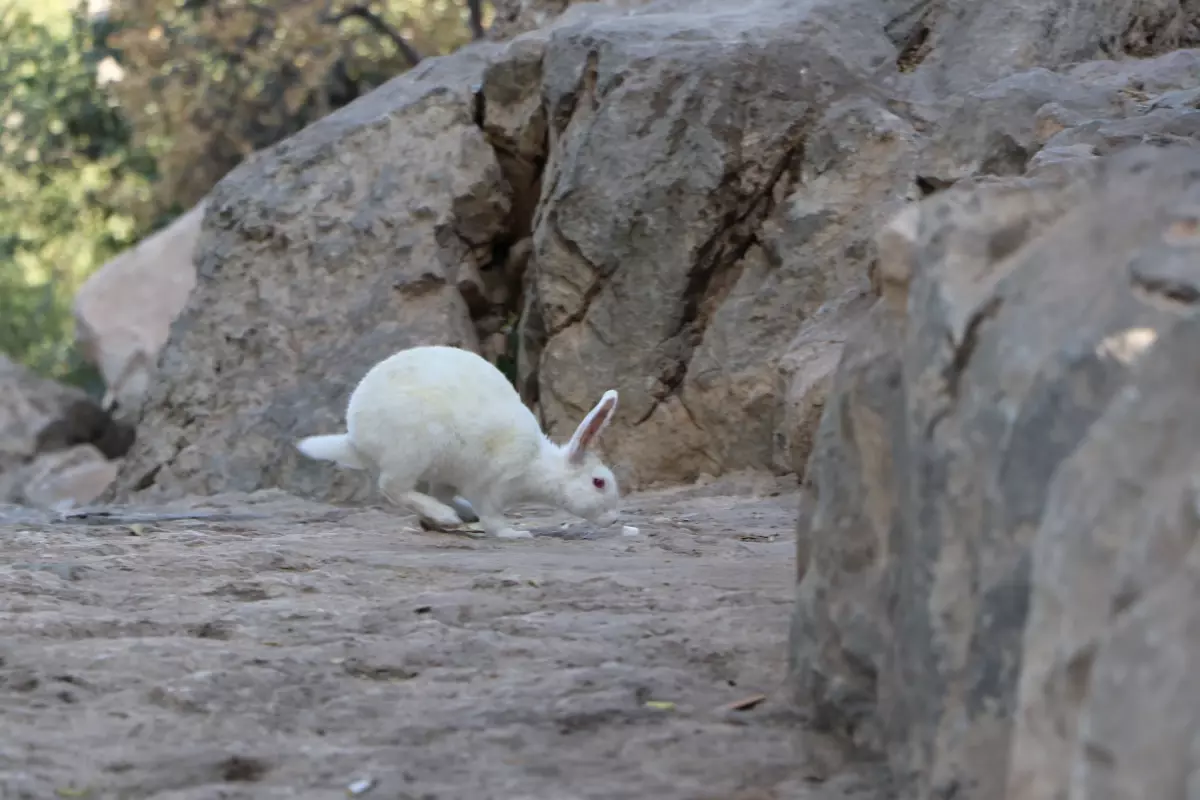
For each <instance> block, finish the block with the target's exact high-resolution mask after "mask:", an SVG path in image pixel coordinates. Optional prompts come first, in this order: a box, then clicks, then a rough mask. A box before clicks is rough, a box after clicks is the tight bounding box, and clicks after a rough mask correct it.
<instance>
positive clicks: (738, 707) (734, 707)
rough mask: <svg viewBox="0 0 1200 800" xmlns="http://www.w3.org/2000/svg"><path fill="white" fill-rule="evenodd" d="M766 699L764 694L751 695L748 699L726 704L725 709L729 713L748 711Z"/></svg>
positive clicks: (744, 698)
mask: <svg viewBox="0 0 1200 800" xmlns="http://www.w3.org/2000/svg"><path fill="white" fill-rule="evenodd" d="M766 699H767V696H766V695H765V694H752V695H750V696H749V697H743V698H742V699H741V700H734V701H733V702H732V703H726V704H725V708H727V709H728V710H730V711H749V710H750V709H752V708H754V707H755V706H757V705H758V704H759V703H761V702H763V701H764V700H766Z"/></svg>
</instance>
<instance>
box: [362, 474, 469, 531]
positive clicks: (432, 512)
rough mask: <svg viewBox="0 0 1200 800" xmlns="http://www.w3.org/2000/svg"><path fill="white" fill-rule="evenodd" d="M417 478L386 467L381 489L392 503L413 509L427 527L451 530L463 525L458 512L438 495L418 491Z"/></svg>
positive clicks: (382, 475) (380, 477)
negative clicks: (439, 498) (433, 495)
mask: <svg viewBox="0 0 1200 800" xmlns="http://www.w3.org/2000/svg"><path fill="white" fill-rule="evenodd" d="M416 485H417V480H416V478H415V477H414V476H413V475H411V474H409V473H407V472H405V471H402V470H394V469H384V470H383V471H382V472H381V473H380V475H379V491H380V492H382V493H383V496H384V497H386V498H387V499H388V500H389V501H391V502H392V503H395V504H396V505H398V506H401V507H403V508H407V509H409V510H410V511H412V512H413V513H414V514H416V515H417V517H418V518H419V519H420V520H421V522H423V523H424V524H425V525H426V526H427V527H430V528H433V529H435V530H443V531H449V530H454V529H456V528H458V527H459V526H461V525H462V520H461V519H460V518H459V516H458V512H457V511H455V510H454V509H453V508H452V507H451V506H448V505H446V504H445V503H443V502H442V501H440V500H438V499H437V498H436V497H432V496H430V495H427V494H424V493H422V492H418V491H417V490H416Z"/></svg>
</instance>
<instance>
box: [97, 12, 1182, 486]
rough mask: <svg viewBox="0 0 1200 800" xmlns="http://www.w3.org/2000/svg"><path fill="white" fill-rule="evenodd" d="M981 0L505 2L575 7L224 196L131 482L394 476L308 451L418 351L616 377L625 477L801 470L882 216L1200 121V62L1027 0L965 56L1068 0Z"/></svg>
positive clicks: (474, 50)
mask: <svg viewBox="0 0 1200 800" xmlns="http://www.w3.org/2000/svg"><path fill="white" fill-rule="evenodd" d="M968 5H969V4H964V3H942V4H933V5H930V4H924V3H917V2H915V0H854V2H841V1H840V0H815V1H814V2H809V3H794V2H788V0H754V2H749V3H743V4H738V5H731V4H729V3H724V2H717V1H716V0H656V2H653V3H649V4H646V5H639V4H637V3H632V4H629V5H628V6H626V5H622V4H621V3H613V4H606V3H599V4H597V3H574V4H570V3H567V2H562V3H551V4H537V3H534V4H532V5H531V4H527V3H517V4H515V5H509V6H505V7H504V8H502V9H500V12H502V13H501V16H503V15H504V14H508V13H509V11H511V12H512V14H515V15H516V16H515V17H514V18H520V17H521V15H522V14H526V17H527V19H528V20H531V21H529V22H527V23H522V24H521V25H518V26H517V29H524V27H528V26H530V25H534V24H538V25H541V24H542V23H543V22H544V21H545V20H548V19H551V18H553V19H552V21H550V22H548V23H546V24H545V25H544V26H543V27H539V28H537V29H535V30H528V31H527V32H525V33H522V34H521V35H519V36H516V38H513V39H511V40H509V41H505V42H496V41H489V42H479V43H475V44H473V45H471V46H469V47H467V48H464V49H463V50H461V51H460V52H458V53H455V54H453V55H451V56H447V57H444V58H435V59H429V60H427V61H425V62H423V63H422V64H421V65H420V66H419V67H418V68H416V69H414V70H412V71H410V72H408V73H406V74H404V75H402V76H399V77H398V78H396V79H395V80H393V81H391V82H390V83H388V84H387V85H386V86H384V87H381V88H380V89H379V90H377V91H375V92H373V93H372V94H370V95H368V96H366V97H363V98H360V99H359V100H358V101H356V102H355V103H354V104H352V105H351V106H348V107H347V108H345V109H342V110H341V111H339V112H337V113H335V114H333V115H331V116H330V117H329V118H327V119H325V120H322V121H320V122H318V123H316V124H314V125H312V126H310V127H309V128H308V129H306V130H304V131H302V132H301V133H299V134H297V135H296V136H294V137H292V138H291V139H289V140H287V141H285V142H282V143H280V144H278V145H276V146H275V147H272V148H270V149H269V150H267V151H264V152H262V153H259V154H257V155H256V156H255V157H253V158H252V159H250V160H249V161H248V162H247V163H246V164H244V165H242V166H241V167H239V168H238V169H237V170H235V171H234V172H232V173H231V174H230V175H229V176H227V178H226V179H225V180H224V181H222V182H221V184H220V185H219V186H218V187H217V188H216V189H215V190H214V193H213V195H212V196H211V197H210V198H209V200H208V203H207V206H206V211H205V214H204V220H205V221H204V228H203V232H202V234H201V240H200V244H199V250H198V256H197V259H198V268H199V278H198V280H199V284H198V287H197V289H196V290H195V291H194V292H193V294H192V298H191V300H190V301H189V304H188V307H187V309H186V311H185V312H184V314H183V316H182V317H181V319H180V320H179V322H178V324H177V325H176V326H175V328H174V329H173V331H172V334H171V337H170V341H169V343H168V345H167V347H166V350H165V352H164V355H163V357H162V359H161V361H162V364H161V369H162V370H163V372H162V375H161V380H160V381H159V382H158V384H156V386H155V388H154V391H153V394H152V396H151V399H150V400H149V404H148V406H147V409H146V413H145V415H144V418H143V420H142V423H141V424H142V429H143V434H142V436H141V439H140V444H139V445H138V446H137V447H136V448H135V451H134V452H133V453H132V455H131V457H130V458H129V459H127V461H126V466H125V468H124V469H123V471H122V475H121V477H120V479H119V481H118V483H117V485H116V489H115V491H114V494H113V497H118V496H119V497H122V498H128V497H130V496H131V495H146V496H158V497H165V496H170V495H173V494H179V493H185V492H199V493H207V492H211V491H225V490H238V491H253V490H256V489H259V488H264V487H268V486H278V487H281V488H284V489H287V490H289V491H296V492H300V493H303V494H306V495H310V496H314V497H319V498H322V499H326V500H340V501H349V500H361V499H365V498H366V497H368V496H370V495H369V492H370V486H369V481H367V480H366V479H365V478H364V477H363V476H362V475H361V474H348V473H346V472H344V471H339V470H337V469H336V468H334V467H331V466H328V465H323V464H319V463H313V462H308V461H305V460H302V459H300V457H299V456H298V454H297V453H296V452H295V449H294V447H293V446H292V442H293V441H294V440H295V438H297V437H298V436H300V435H305V434H309V433H321V432H329V431H333V430H337V429H339V428H341V426H342V419H341V418H342V413H343V410H344V403H345V400H346V398H347V396H348V395H349V392H350V391H351V389H352V388H353V386H354V384H355V382H356V381H357V380H358V379H359V378H360V377H361V375H362V374H363V373H364V372H365V371H366V369H367V368H369V367H370V365H371V364H372V363H374V362H375V361H376V360H378V359H379V358H382V357H384V356H386V355H388V354H390V353H391V352H393V351H394V350H397V349H400V348H402V347H406V346H409V345H411V344H416V343H420V342H443V343H451V344H458V345H461V346H464V347H467V348H470V349H474V350H478V351H480V352H482V353H483V354H484V355H485V356H486V357H487V358H489V359H490V360H492V361H494V363H496V364H497V366H499V367H500V368H501V369H503V370H505V371H506V373H508V374H509V375H510V376H511V378H512V379H513V380H514V382H515V383H516V384H517V385H518V389H519V391H520V393H521V396H522V397H523V398H524V399H525V400H526V402H527V403H529V404H530V406H531V407H533V408H534V409H535V410H536V412H537V414H538V415H539V417H540V418H541V419H542V420H543V422H544V425H545V427H546V429H547V431H548V432H549V433H550V435H552V436H554V437H557V438H560V439H561V438H564V437H565V436H567V435H568V434H569V432H570V431H571V430H572V429H573V428H574V426H575V425H576V424H577V423H578V421H579V419H580V418H581V416H582V415H583V414H584V413H585V412H586V410H587V409H589V408H591V406H592V405H593V404H594V403H595V402H596V400H597V399H598V398H599V397H600V395H601V394H602V393H603V392H604V391H605V390H606V389H609V388H616V389H618V390H619V391H620V393H621V404H620V407H619V410H618V414H617V418H616V419H615V421H614V423H613V424H612V425H611V426H610V428H609V429H608V430H607V432H606V434H605V436H604V437H603V440H602V442H601V449H602V450H603V451H604V453H605V455H606V456H607V457H608V459H609V460H610V462H611V463H613V464H614V467H615V468H617V470H618V472H619V474H621V476H622V482H623V485H624V486H626V487H627V488H631V489H632V488H643V487H646V486H649V485H652V484H656V483H662V482H670V483H677V482H681V481H689V480H693V479H696V478H697V477H698V476H700V475H704V474H709V475H719V474H723V473H727V472H734V471H740V470H747V469H749V470H764V471H772V472H776V473H784V472H789V471H793V470H795V471H802V465H803V464H804V463H805V462H806V461H807V459H808V453H809V449H810V448H811V446H812V442H813V440H814V434H815V428H816V420H817V419H818V409H820V408H821V406H822V397H823V393H824V392H825V391H826V388H827V387H828V385H829V383H830V378H831V372H832V369H833V364H835V363H836V360H837V358H838V357H839V354H840V349H841V347H842V342H843V334H844V331H841V330H836V331H833V330H832V329H834V328H838V327H839V326H843V323H844V324H845V325H852V324H857V322H856V321H855V320H857V319H858V317H861V316H862V313H865V311H864V309H863V308H862V307H860V306H856V305H854V302H853V301H854V299H855V298H861V297H865V296H867V293H868V292H869V291H870V287H871V281H872V280H876V281H878V280H882V279H883V276H882V274H881V272H880V268H879V266H878V265H876V264H875V263H874V262H875V256H874V253H873V250H872V247H871V241H872V237H873V235H874V232H875V231H876V230H877V229H879V227H880V226H881V225H883V224H884V222H886V221H887V220H888V219H890V218H891V217H892V216H893V215H894V214H895V213H896V212H897V211H899V210H900V209H901V208H902V207H904V205H905V204H906V203H907V202H909V201H910V200H912V199H916V198H918V197H920V196H923V195H927V194H929V193H932V192H936V191H939V190H941V189H944V188H945V187H947V186H952V185H955V184H956V183H961V182H968V183H970V184H972V185H974V184H978V183H984V182H987V181H988V180H992V179H995V178H997V177H1003V178H1014V177H1017V176H1020V175H1022V174H1026V173H1027V171H1028V170H1029V169H1030V168H1031V167H1035V168H1036V169H1037V175H1038V176H1039V177H1040V178H1042V179H1046V180H1051V179H1053V180H1066V179H1067V178H1069V177H1070V176H1073V175H1076V174H1080V175H1084V174H1087V173H1088V172H1089V171H1090V170H1091V166H1090V162H1091V161H1092V160H1093V159H1095V158H1096V157H1097V156H1100V155H1104V154H1106V153H1108V152H1111V151H1112V150H1113V149H1114V148H1117V147H1120V146H1123V145H1124V144H1126V143H1128V142H1131V141H1135V140H1140V139H1143V138H1153V139H1155V140H1160V141H1166V140H1170V139H1171V138H1172V137H1174V138H1186V137H1189V136H1191V135H1192V131H1193V130H1194V127H1195V125H1194V121H1193V119H1192V117H1193V116H1195V115H1196V113H1197V112H1195V111H1194V109H1191V107H1190V106H1189V105H1188V101H1187V100H1186V98H1184V97H1182V96H1181V95H1180V92H1186V91H1187V90H1188V88H1189V87H1190V86H1192V85H1194V78H1195V76H1196V75H1197V74H1198V71H1197V69H1196V64H1195V61H1196V59H1195V58H1194V57H1189V56H1187V55H1180V54H1179V53H1170V54H1167V55H1162V56H1159V57H1157V58H1152V59H1145V60H1125V61H1122V62H1120V63H1117V64H1115V65H1113V64H1112V63H1108V62H1084V63H1077V64H1074V65H1072V66H1069V67H1060V66H1059V64H1058V63H1057V62H1055V61H1054V60H1053V58H1051V57H1050V56H1049V55H1046V54H1042V53H1038V52H1033V51H1031V50H1030V49H1029V48H1030V47H1032V43H1033V42H1034V38H1033V32H1034V30H1035V28H1036V25H1031V24H1030V22H1029V20H1025V19H1024V18H1021V19H1019V20H1018V21H1019V22H1020V24H1019V25H1017V26H1016V28H1014V31H1015V32H1014V37H1015V38H1014V39H1013V40H1012V42H1013V43H1014V46H1013V47H1011V48H1009V49H1007V50H1006V49H1005V44H1004V42H1005V41H1008V40H1007V39H1006V38H1005V37H999V38H998V39H997V37H994V36H993V37H992V39H996V41H991V40H989V41H987V42H985V43H982V44H980V45H979V47H980V50H979V54H980V60H979V61H978V63H977V64H976V65H975V66H978V67H979V69H978V70H975V69H974V68H972V69H970V70H963V69H961V67H962V65H961V64H958V63H957V62H955V58H958V56H955V55H954V53H961V52H962V51H963V48H964V47H965V46H966V45H964V44H963V42H964V41H973V39H972V37H974V36H975V35H976V34H978V32H979V30H980V29H979V27H978V26H979V25H981V24H983V23H984V22H988V21H991V22H994V21H995V20H996V19H1001V18H1007V17H1006V16H1005V15H1016V16H1017V17H1020V16H1021V15H1023V14H1028V15H1029V18H1030V20H1041V21H1042V22H1045V21H1046V20H1047V19H1049V17H1047V15H1049V14H1050V13H1051V11H1052V10H1053V9H1052V3H1051V0H1012V2H1007V3H1003V4H1000V5H1001V6H1002V7H997V8H994V9H993V8H990V7H989V9H979V8H975V7H974V6H972V7H971V8H968V7H967V6H968ZM1119 5H1120V8H1117V9H1116V10H1114V11H1113V12H1112V13H1111V14H1109V13H1105V14H1100V13H1098V12H1097V13H1088V14H1084V13H1082V12H1081V13H1080V14H1075V15H1069V17H1070V18H1065V17H1064V18H1062V19H1058V18H1057V17H1056V18H1054V19H1053V20H1052V21H1053V23H1054V24H1053V25H1051V26H1050V29H1049V31H1050V32H1049V36H1050V38H1049V40H1048V41H1047V47H1048V50H1047V53H1049V54H1053V53H1058V54H1059V55H1060V56H1062V57H1063V58H1065V57H1067V56H1068V55H1069V56H1071V57H1077V56H1080V55H1088V54H1092V55H1095V54H1094V53H1092V50H1093V49H1095V48H1091V49H1089V47H1087V46H1083V45H1082V44H1080V43H1081V42H1086V41H1091V40H1092V38H1095V37H1096V36H1101V37H1109V38H1110V39H1113V38H1114V37H1115V38H1120V37H1121V36H1123V35H1125V33H1127V31H1124V29H1122V28H1121V27H1120V26H1121V25H1124V24H1125V23H1126V22H1128V21H1129V19H1132V18H1133V17H1130V16H1129V14H1128V13H1126V12H1128V11H1129V8H1130V7H1129V3H1128V2H1125V0H1122V3H1121V4H1119ZM568 6H569V7H568ZM505 9H508V11H505ZM514 9H515V10H514ZM522 9H523V10H522ZM538 9H541V10H538ZM563 9H565V10H563ZM535 12H536V13H535ZM560 12H561V13H560ZM1143 12H1145V13H1143ZM528 14H533V16H532V17H530V16H528ZM1138 14H1142V16H1138V15H1137V14H1134V17H1136V18H1137V19H1139V20H1142V21H1143V22H1146V23H1147V24H1149V23H1150V22H1153V21H1154V20H1158V19H1159V17H1160V16H1162V15H1157V12H1156V14H1150V13H1149V12H1148V11H1146V9H1142V11H1139V12H1138ZM1051 16H1053V15H1051ZM1163 19H1165V20H1167V22H1169V21H1170V20H1171V19H1174V17H1171V16H1170V15H1169V14H1168V15H1166V16H1165V17H1163ZM1164 24H1166V23H1164ZM925 29H927V31H926V32H927V33H928V34H929V35H928V36H925V37H924V38H923V39H922V38H921V36H920V35H919V34H920V32H921V30H925ZM514 30H516V29H514ZM499 35H500V34H499V33H497V36H499ZM1166 35H1167V33H1166V32H1164V33H1163V36H1166ZM913 36H917V38H918V39H921V41H923V42H924V43H925V44H923V45H920V46H919V47H918V49H919V50H921V52H922V53H924V56H928V58H924V56H922V58H923V59H924V60H921V59H918V61H920V63H919V64H916V63H913V62H912V58H913V57H914V56H913V52H912V50H911V47H910V45H913V43H914V42H915V41H916V40H915V39H913V38H912V37H913ZM963 37H967V38H966V39H964V38H963ZM1089 37H1091V38H1089ZM1001 40H1003V41H1001ZM1164 41H1165V40H1164ZM922 48H924V49H922ZM926 50H927V51H928V52H925V51H926ZM1056 57H1057V56H1056ZM956 67H957V68H960V69H958V70H957V71H956ZM910 68H915V71H913V70H912V69H910ZM939 75H940V76H941V77H938V76H939ZM933 78H937V80H933ZM943 78H944V79H945V80H944V81H943V83H944V85H945V86H946V87H950V88H948V89H946V90H945V91H942V92H935V93H928V92H925V91H924V90H925V89H927V88H928V87H929V86H930V85H935V84H937V81H938V80H942V79H943ZM930 81H932V83H931V82H930ZM1138 87H1141V88H1138ZM930 98H932V100H931V99H930ZM1154 104H1159V105H1161V108H1158V107H1156V108H1154V109H1151V108H1149V106H1150V105H1154ZM1147 112H1150V113H1147ZM888 280H890V279H888ZM850 309H857V311H854V312H853V313H852V312H851V311H850ZM843 314H847V315H848V316H846V317H845V318H843V317H842V315H843ZM843 327H844V326H843ZM810 328H811V329H812V330H810ZM822 331H824V332H822ZM831 331H832V333H831ZM827 334H828V335H827ZM822 337H824V338H822Z"/></svg>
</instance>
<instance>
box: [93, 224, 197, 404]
mask: <svg viewBox="0 0 1200 800" xmlns="http://www.w3.org/2000/svg"><path fill="white" fill-rule="evenodd" d="M203 216H204V203H203V202H201V203H198V204H197V205H196V206H195V207H194V208H192V209H191V210H190V211H188V212H187V213H185V214H184V215H182V216H181V217H179V218H178V219H176V220H175V221H174V222H172V223H171V224H170V225H168V226H167V227H166V228H163V229H162V230H161V231H158V232H156V233H154V234H152V235H151V236H148V237H146V238H145V239H143V240H142V241H141V242H139V243H138V244H137V246H136V247H133V248H131V249H130V250H128V251H126V252H124V253H122V254H121V255H119V256H117V257H116V258H114V259H113V260H112V261H109V262H108V263H106V264H104V265H103V266H102V267H100V269H98V270H96V272H94V273H92V274H91V275H90V276H88V279H87V280H86V281H84V282H83V285H82V286H80V287H79V291H78V292H77V293H76V295H75V306H74V312H75V330H76V338H77V339H78V341H79V347H80V351H81V352H82V353H83V354H84V355H85V357H87V359H88V360H89V361H90V362H91V363H93V364H95V365H96V366H97V367H98V368H99V370H100V374H101V375H102V376H103V377H104V381H105V384H106V385H107V386H108V390H109V397H108V398H107V403H106V405H107V406H108V407H109V408H110V410H111V411H113V412H114V413H115V414H116V415H118V416H119V417H120V418H122V419H126V420H132V421H136V420H137V418H138V413H139V411H140V410H141V406H142V403H143V402H144V401H145V398H146V392H147V391H148V389H149V386H150V383H151V381H152V380H153V377H154V365H155V362H156V361H157V359H158V354H159V351H160V350H162V348H163V345H165V344H166V343H167V334H168V333H169V331H170V327H171V323H172V322H174V321H175V318H176V317H178V316H179V313H180V311H182V310H183V307H184V304H185V303H186V302H187V299H188V295H189V294H190V293H191V291H192V287H193V286H195V284H196V270H195V267H194V266H193V265H192V256H193V254H194V252H195V249H196V240H197V239H198V238H199V236H200V221H201V219H203Z"/></svg>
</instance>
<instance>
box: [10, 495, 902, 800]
mask: <svg viewBox="0 0 1200 800" xmlns="http://www.w3.org/2000/svg"><path fill="white" fill-rule="evenodd" d="M789 489H790V487H789V485H788V484H787V483H786V482H783V483H779V482H775V481H769V482H764V481H763V480H758V481H752V482H750V483H743V484H737V482H736V481H734V483H733V484H716V485H712V486H709V487H704V488H700V487H695V488H688V489H684V490H676V491H673V492H666V493H657V494H646V495H640V496H636V497H633V498H630V499H629V501H628V504H627V510H626V514H625V519H624V520H623V523H625V524H629V525H635V526H637V527H638V528H640V534H639V535H637V536H625V535H622V532H621V529H620V526H617V527H616V528H612V529H596V528H594V527H591V526H589V525H587V524H586V523H584V522H582V521H569V518H568V517H566V516H562V515H555V514H548V513H546V514H541V513H537V512H536V510H531V511H529V512H528V513H525V514H522V515H521V516H522V519H519V520H518V524H522V525H524V526H525V527H527V528H529V529H531V530H533V531H534V533H535V538H533V539H527V540H510V541H498V540H494V539H482V538H480V539H475V538H471V537H469V536H462V535H452V534H444V533H431V532H424V531H421V530H420V529H419V528H418V527H417V526H416V525H415V521H414V520H413V519H412V518H411V517H406V516H402V515H399V513H398V512H397V511H395V510H394V509H388V508H386V507H382V506H381V507H377V508H359V509H338V508H333V507H331V506H323V505H318V504H314V503H309V502H306V501H303V500H300V499H297V498H292V497H288V496H286V495H282V494H280V493H275V492H265V493H258V494H255V495H249V496H239V497H218V498H207V499H203V500H196V501H193V502H192V503H190V504H175V505H174V506H172V507H171V509H170V510H173V511H179V510H183V511H185V512H187V513H191V514H193V515H194V516H195V517H197V518H193V519H170V518H165V517H164V516H163V512H164V509H162V508H158V509H153V510H150V509H140V510H139V509H128V508H122V509H108V510H107V511H108V513H109V514H110V516H107V517H106V516H103V515H101V516H93V517H88V518H83V519H74V520H71V519H68V520H65V521H64V520H61V519H55V518H54V515H50V514H37V513H33V512H29V511H22V510H18V509H13V508H7V509H0V536H2V546H3V547H4V555H5V558H4V561H3V566H0V587H2V591H0V800H8V799H9V798H14V799H15V798H37V800H42V799H43V798H55V797H87V798H156V799H157V800H166V798H171V800H185V798H186V800H202V799H203V800H208V799H209V798H213V799H215V798H256V799H257V798H264V799H267V800H269V799H271V798H338V797H345V796H347V794H349V795H350V796H362V797H366V798H369V800H382V799H384V798H387V799H388V800H450V799H452V798H470V799H471V800H489V799H490V798H506V799H508V800H517V799H519V798H520V799H523V798H530V799H532V798H538V799H539V800H541V799H542V798H545V800H575V799H576V798H580V799H582V798H589V800H590V799H592V798H606V799H607V798H613V799H616V798H654V800H675V799H676V798H678V799H679V800H685V799H686V800H703V799H709V798H711V799H712V800H716V799H717V798H721V799H725V798H729V799H730V800H733V799H734V798H736V799H737V800H767V799H768V798H779V799H781V800H782V799H783V798H811V799H812V800H818V799H821V798H834V797H836V798H847V797H857V798H868V797H871V798H873V797H882V796H884V795H883V794H882V793H881V792H880V791H879V790H877V789H876V790H872V789H870V788H869V787H870V786H871V783H870V782H869V781H867V780H865V779H863V778H860V777H859V775H858V773H856V772H853V771H849V770H847V769H843V768H841V766H840V760H841V758H842V756H841V755H840V754H839V753H838V751H837V749H836V747H834V746H833V744H832V743H830V742H827V741H824V740H823V739H821V738H820V737H817V736H815V735H813V734H808V733H805V732H804V726H803V715H802V714H801V713H800V710H798V709H795V708H792V707H790V706H789V705H788V703H787V698H786V692H785V691H784V689H783V686H782V681H783V675H784V669H785V664H786V659H785V643H786V636H787V623H788V616H789V612H790V606H791V601H792V596H793V581H794V578H795V568H794V562H793V552H792V550H793V537H792V527H793V524H794V523H793V521H794V519H795V514H796V498H795V496H794V495H791V494H790V493H789ZM564 523H568V524H566V525H565V527H564ZM759 694H762V695H765V696H766V697H765V699H763V700H761V702H759V703H758V704H757V705H753V706H752V707H748V708H745V709H742V710H731V709H729V708H726V707H725V706H726V705H727V704H731V703H737V702H738V701H748V699H749V698H753V697H754V696H755V695H759ZM831 764H838V765H839V766H838V767H837V768H836V769H835V768H833V767H831V766H830V765H831ZM364 787H365V788H364ZM356 790H357V791H359V794H357V795H356V794H354V791H356Z"/></svg>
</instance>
